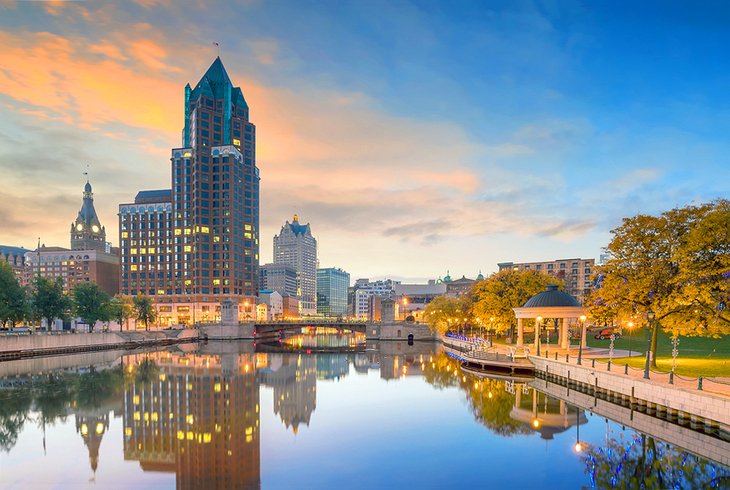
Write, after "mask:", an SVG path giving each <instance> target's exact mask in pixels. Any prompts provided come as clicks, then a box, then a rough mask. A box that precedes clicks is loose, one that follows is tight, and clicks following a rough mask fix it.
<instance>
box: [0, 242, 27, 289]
mask: <svg viewBox="0 0 730 490" xmlns="http://www.w3.org/2000/svg"><path fill="white" fill-rule="evenodd" d="M28 252H29V250H28V249H27V248H23V247H12V246H9V245H0V262H7V263H8V265H9V266H10V268H11V269H13V272H14V273H15V277H16V278H17V279H18V281H22V279H23V271H24V270H25V254H26V253H28Z"/></svg>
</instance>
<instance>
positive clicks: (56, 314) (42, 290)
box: [31, 276, 71, 328]
mask: <svg viewBox="0 0 730 490" xmlns="http://www.w3.org/2000/svg"><path fill="white" fill-rule="evenodd" d="M31 304H32V308H33V311H34V313H35V316H36V318H38V319H40V320H42V319H44V318H45V319H46V320H47V322H48V326H49V328H50V325H51V322H53V320H54V319H56V318H66V317H67V313H68V310H69V308H70V306H71V302H70V301H69V299H68V297H67V296H66V295H65V294H64V292H63V279H61V278H60V277H58V278H56V279H48V278H46V277H42V276H38V277H36V279H35V281H34V283H33V294H32V297H31Z"/></svg>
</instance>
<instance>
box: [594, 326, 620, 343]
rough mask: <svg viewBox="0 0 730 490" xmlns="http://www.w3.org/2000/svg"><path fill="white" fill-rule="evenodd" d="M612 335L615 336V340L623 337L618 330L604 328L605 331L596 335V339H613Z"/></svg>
mask: <svg viewBox="0 0 730 490" xmlns="http://www.w3.org/2000/svg"><path fill="white" fill-rule="evenodd" d="M611 334H613V335H614V338H616V339H617V338H619V337H621V334H619V333H618V330H616V329H615V328H604V329H603V330H601V331H600V332H598V333H597V334H596V338H597V339H598V340H604V339H608V338H611Z"/></svg>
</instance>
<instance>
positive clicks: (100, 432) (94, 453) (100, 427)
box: [75, 411, 109, 476]
mask: <svg viewBox="0 0 730 490" xmlns="http://www.w3.org/2000/svg"><path fill="white" fill-rule="evenodd" d="M75 418H76V433H77V434H80V435H81V439H83V441H84V445H85V446H86V449H87V450H88V451H89V465H90V466H91V471H93V472H94V476H96V469H97V468H98V467H99V446H101V440H102V438H103V437H104V434H106V432H107V431H108V430H109V412H108V411H105V412H101V413H84V411H78V412H76V414H75Z"/></svg>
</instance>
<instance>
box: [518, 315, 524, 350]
mask: <svg viewBox="0 0 730 490" xmlns="http://www.w3.org/2000/svg"><path fill="white" fill-rule="evenodd" d="M524 342H525V339H524V335H523V332H522V318H518V319H517V347H522V345H523V344H524Z"/></svg>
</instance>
